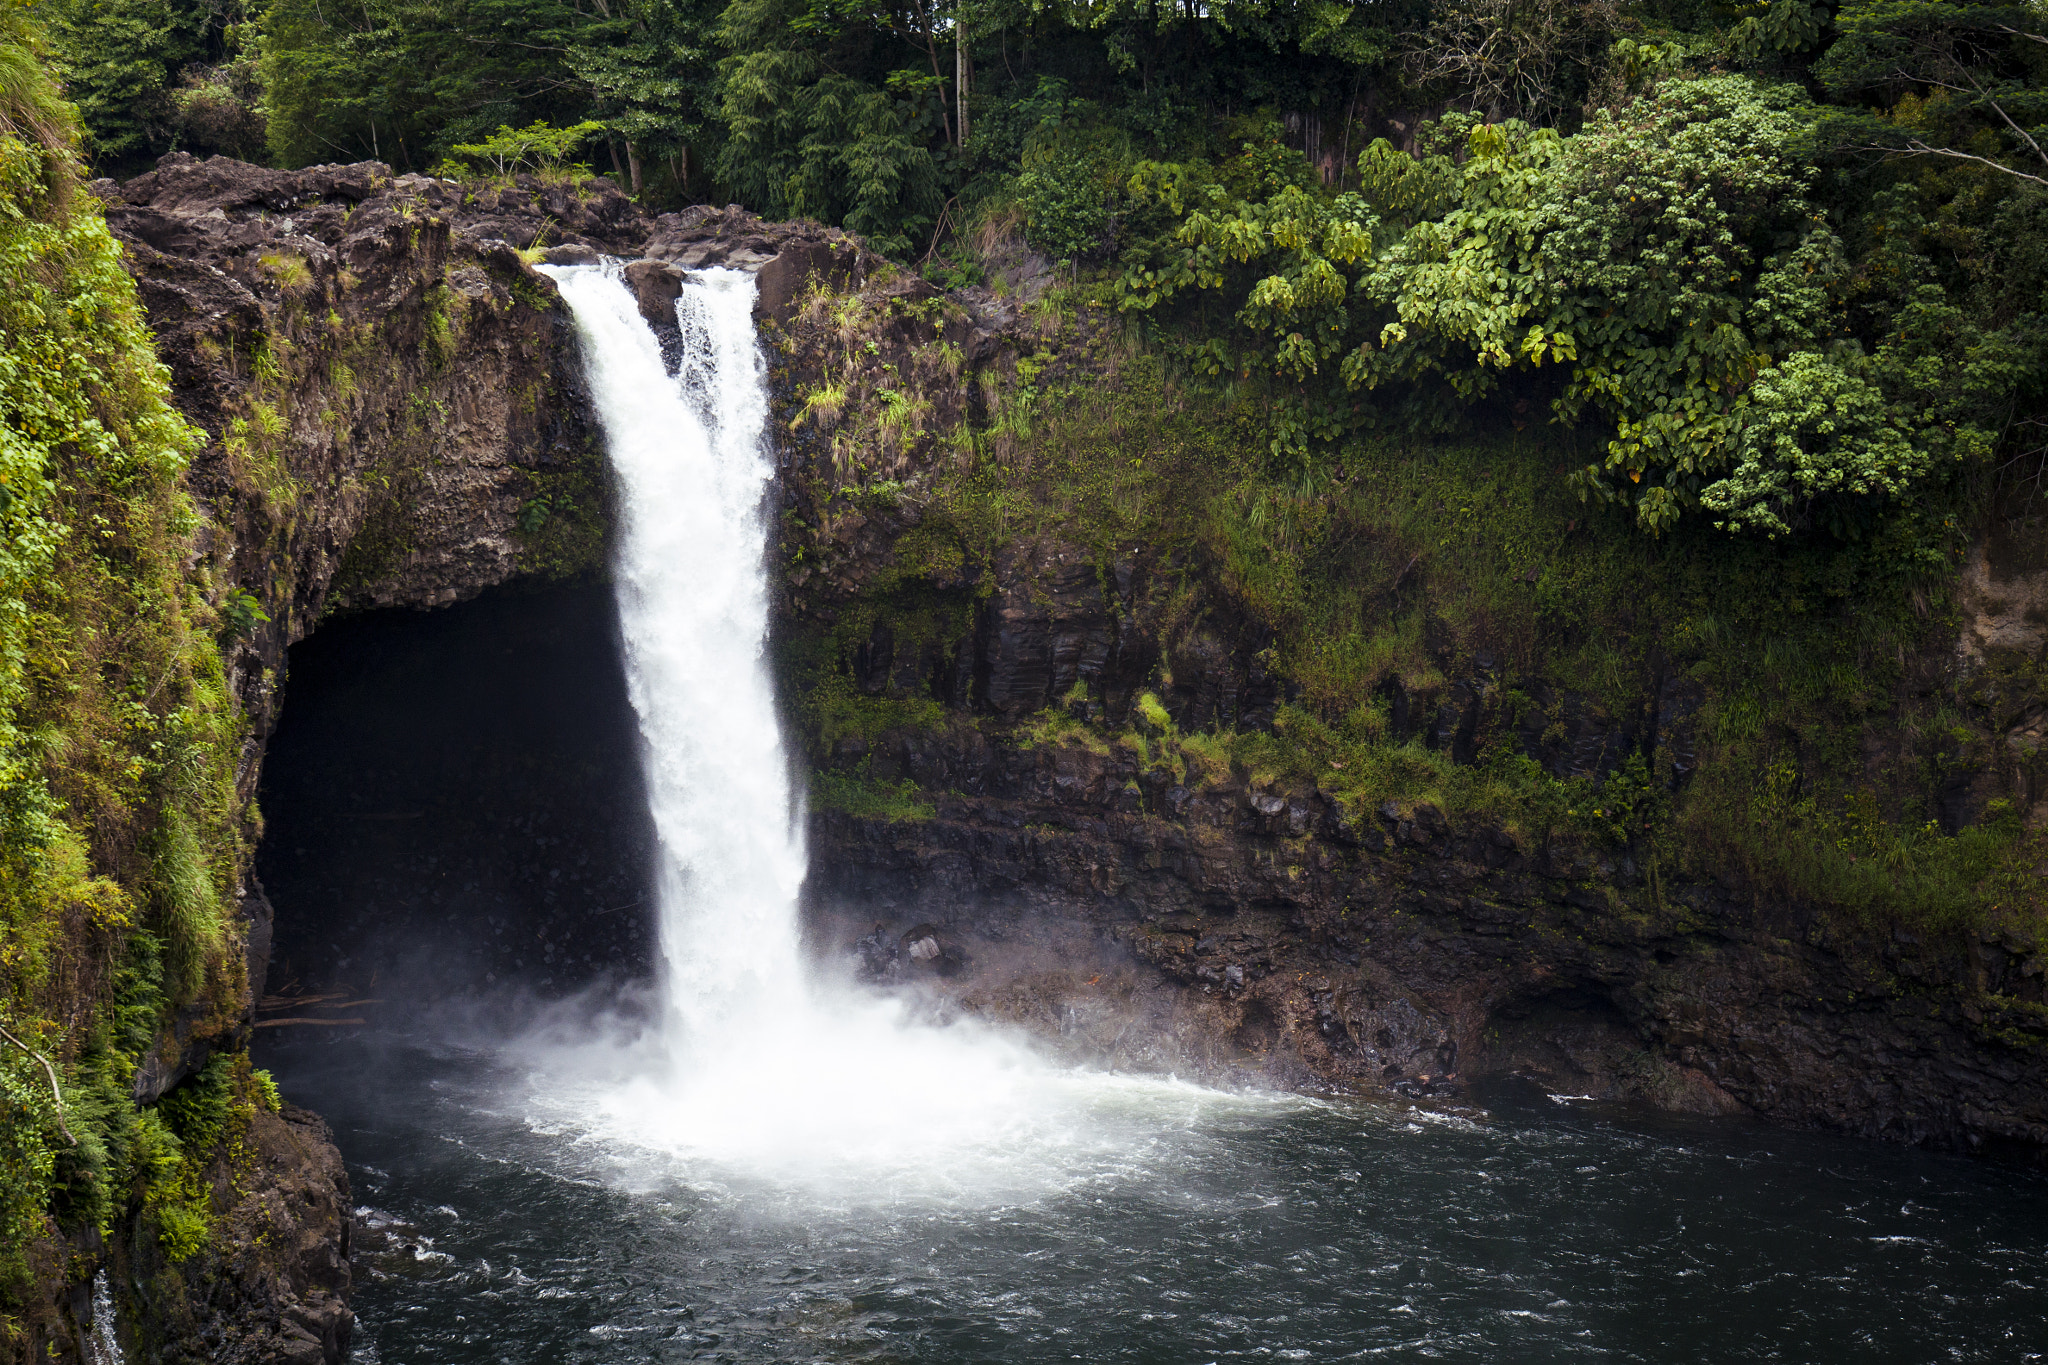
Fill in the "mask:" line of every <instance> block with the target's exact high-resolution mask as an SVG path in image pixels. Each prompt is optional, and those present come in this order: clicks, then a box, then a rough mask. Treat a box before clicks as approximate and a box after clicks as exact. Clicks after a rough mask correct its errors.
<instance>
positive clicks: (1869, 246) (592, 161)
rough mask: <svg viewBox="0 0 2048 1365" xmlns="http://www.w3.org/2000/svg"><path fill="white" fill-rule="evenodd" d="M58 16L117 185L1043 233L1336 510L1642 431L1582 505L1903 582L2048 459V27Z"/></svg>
mask: <svg viewBox="0 0 2048 1365" xmlns="http://www.w3.org/2000/svg"><path fill="white" fill-rule="evenodd" d="M37 9H38V10H39V11H40V12H41V14H42V15H43V17H44V19H45V22H46V24H47V26H48V27H49V29H50V32H51V36H52V39H53V46H52V54H53V57H54V59H55V64H56V66H57V68H58V70H59V72H60V74H61V75H62V77H63V78H64V80H65V82H66V87H67V92H68V94H69V95H70V97H71V98H72V99H73V100H74V101H75V102H76V103H77V104H78V106H79V109H80V111H81V114H82V117H83V122H84V124H85V129H86V138H87V152H88V154H89V156H91V157H92V159H93V160H94V162H95V164H96V166H97V167H98V168H99V169H100V170H101V171H102V172H104V173H112V174H117V175H118V174H122V173H127V172H134V171H137V170H141V169H145V168H146V167H147V166H148V165H149V164H150V163H151V161H152V160H153V158H154V157H156V156H158V155H160V154H162V153H164V152H167V151H171V150H174V149H185V150H189V151H192V152H195V153H199V154H207V153H215V152H219V153H227V154H230V155H234V156H237V157H242V158H246V159H257V160H269V161H272V162H276V163H279V164H284V165H301V164H309V163H312V162H317V161H345V160H357V159H363V158H377V159H382V160H385V161H388V162H390V163H391V164H392V165H394V166H395V167H397V168H399V169H401V170H430V169H438V170H439V171H441V172H442V173H444V174H462V173H476V172H483V173H489V172H495V173H499V174H504V173H507V172H510V171H514V170H517V169H522V168H524V169H554V170H557V171H560V170H562V169H563V168H565V167H567V168H572V169H573V168H574V167H576V166H577V165H579V164H581V165H583V166H584V167H586V168H588V167H594V168H596V169H597V170H598V171H601V172H605V173H608V174H612V175H614V177H615V178H616V179H617V180H618V181H619V182H620V183H622V184H626V185H629V186H630V187H631V189H632V191H633V192H634V193H635V194H636V195H638V196H639V197H641V198H642V200H643V201H644V202H647V203H648V204H649V205H650V206H652V207H656V208H665V207H675V206H680V205H682V204H684V203H687V202H705V201H709V202H721V203H722V202H726V201H728V200H736V201H738V202H740V203H743V204H744V205H746V206H747V207H749V208H752V209H754V210H756V211H758V212H760V213H762V214H764V215H768V216H771V217H790V216H806V217H812V218H817V219H820V220H823V221H826V222H829V223H834V224H838V225H841V226H844V227H845V228H847V229H849V230H851V231H854V232H857V233H860V234H862V235H863V236H864V237H866V238H867V239H868V241H869V242H870V243H871V244H872V245H874V246H875V247H877V248H878V249H880V250H882V251H884V252H886V253H888V254H890V255H892V256H896V257H898V258H907V259H908V260H910V261H913V262H916V263H918V264H919V265H920V266H921V267H922V268H923V269H924V270H925V271H926V273H927V274H929V275H931V276H932V277H934V278H935V279H938V280H940V281H941V282H944V283H955V284H957V283H971V282H974V281H975V280H976V279H977V278H978V277H979V273H980V266H979V265H978V263H977V253H976V252H975V250H974V246H975V244H976V242H977V241H981V242H983V243H985V242H986V241H987V240H989V239H990V238H991V237H993V236H1000V235H1002V234H1003V233H1005V232H1013V233H1014V232H1017V231H1021V232H1022V234H1023V235H1024V236H1025V237H1026V239H1027V240H1028V242H1029V244H1030V245H1031V246H1032V247H1034V248H1036V249H1037V250H1039V251H1040V252H1042V253H1044V254H1045V255H1046V256H1047V257H1048V258H1050V259H1053V260H1055V261H1059V262H1063V263H1066V264H1068V265H1069V266H1071V268H1072V269H1073V270H1074V272H1075V274H1076V277H1077V278H1078V277H1079V276H1080V275H1082V274H1086V273H1089V272H1093V273H1094V274H1096V275H1098V276H1107V277H1113V278H1114V279H1115V281H1116V291H1117V299H1116V302H1117V304H1118V306H1119V307H1120V309H1121V310H1122V311H1123V312H1124V313H1125V314H1126V315H1129V316H1131V317H1134V318H1136V319H1138V320H1140V321H1142V322H1143V323H1145V324H1146V325H1147V327H1148V329H1149V331H1150V334H1151V335H1152V337H1153V338H1154V340H1155V341H1161V342H1163V343H1164V344H1167V345H1169V346H1170V347H1172V346H1177V347H1179V348H1180V359H1181V360H1183V361H1184V362H1185V363H1186V364H1187V365H1189V366H1190V367H1192V369H1193V370H1194V371H1195V372H1198V373H1203V374H1206V375H1208V376H1210V377H1212V378H1222V379H1233V380H1253V379H1256V380H1257V381H1258V382H1260V383H1262V384H1267V385H1271V386H1274V388H1273V391H1272V396H1273V399H1274V406H1273V422H1274V431H1273V437H1272V439H1273V445H1274V451H1275V454H1276V456H1277V457H1278V458H1279V459H1280V461H1281V462H1282V464H1283V465H1287V466H1289V467H1291V468H1293V469H1294V470H1295V471H1296V472H1297V473H1298V474H1299V475H1300V476H1301V477H1302V478H1303V479H1306V480H1309V481H1311V482H1312V481H1313V480H1314V479H1315V478H1316V477H1317V474H1318V471H1319V470H1326V469H1327V468H1328V467H1329V466H1330V465H1331V464H1332V463H1333V460H1334V456H1333V454H1332V452H1334V451H1335V450H1336V449H1337V446H1338V444H1339V443H1341V441H1342V440H1344V439H1346V438H1347V437H1351V436H1355V435H1357V434H1359V433H1360V432H1362V431H1364V430H1366V429H1368V428H1373V427H1380V428H1385V427H1386V426H1387V425H1388V424H1390V423H1398V424H1400V425H1402V426H1403V427H1405V428H1409V429H1421V430H1432V431H1443V430H1449V429H1452V428H1454V427H1455V426H1456V425H1457V424H1458V423H1459V422H1460V421H1462V420H1464V418H1465V416H1466V414H1467V413H1468V412H1469V411H1470V409H1471V407H1472V405H1473V404H1474V403H1477V402H1481V401H1483V400H1487V399H1493V398H1499V397H1502V396H1503V395H1504V394H1505V396H1506V397H1508V398H1509V399H1510V400H1512V401H1514V402H1517V403H1519V404H1520V405H1521V406H1520V407H1519V408H1518V409H1517V411H1518V412H1523V413H1526V412H1527V411H1528V410H1530V408H1531V406H1532V405H1537V404H1541V405H1547V406H1548V407H1549V408H1550V409H1552V411H1553V413H1554V415H1555V416H1556V417H1557V418H1558V419H1559V420H1560V421H1562V422H1563V423H1565V424H1568V425H1582V424H1585V423H1589V422H1592V423H1604V424H1605V425H1607V426H1608V427H1610V428H1611V429H1612V432H1613V440H1612V442H1611V445H1610V447H1609V450H1608V452H1607V455H1606V457H1605V458H1604V459H1603V460H1600V461H1596V462H1594V463H1591V464H1588V465H1585V466H1584V467H1581V468H1576V469H1574V470H1573V471H1572V472H1571V474H1570V477H1571V478H1572V479H1573V480H1574V481H1576V483H1577V484H1578V485H1579V487H1580V489H1581V491H1582V492H1584V493H1585V494H1587V495H1588V496H1597V497H1599V498H1601V499H1603V500H1606V501H1609V502H1617V503H1621V504H1624V505H1626V506H1629V507H1632V508H1633V509H1634V510H1635V512H1636V514H1637V518H1638V520H1639V522H1640V523H1641V525H1642V527H1643V528H1644V529H1646V530H1648V531H1651V532H1659V531H1663V530H1668V529H1669V528H1670V527H1672V526H1673V525H1675V524H1676V523H1677V522H1678V521H1679V520H1680V519H1681V518H1683V517H1685V516H1687V515H1692V514H1703V515H1705V516H1706V517H1708V518H1710V519H1711V520H1712V521H1713V522H1714V523H1715V525H1716V526H1717V527H1719V528H1721V529H1723V530H1727V531H1735V532H1738V533H1750V534H1761V535H1764V536H1776V535H1783V534H1787V533H1790V532H1795V531H1802V532H1803V531H1805V530H1808V529H1810V528H1812V527H1813V526H1815V525H1821V529H1823V530H1826V531H1828V532H1831V533H1833V534H1835V535H1837V536H1849V537H1859V536H1867V535H1871V534H1883V533H1884V530H1885V528H1882V527H1880V526H1879V525H1878V524H1877V522H1876V521H1875V520H1873V518H1878V519H1881V518H1882V514H1883V513H1884V512H1885V511H1886V510H1887V509H1892V508H1896V507H1898V506H1900V505H1902V504H1910V503H1912V502H1914V500H1915V499H1916V498H1917V497H1919V496H1920V495H1921V494H1922V493H1924V492H1925V491H1926V490H1927V489H1928V488H1930V487H1935V486H1941V487H1946V486H1949V485H1952V484H1953V482H1954V480H1955V478H1956V476H1958V475H1959V474H1965V473H1971V472H1974V473H1976V474H1979V475H1981V474H1984V473H1986V472H1987V471H1990V470H1994V469H2006V468H2008V467H2011V468H2017V467H2018V465H2015V463H2014V462H2015V461H2017V462H2019V464H2022V465H2023V464H2025V463H2026V462H2027V461H2029V460H2032V461H2033V462H2034V463H2033V465H2032V466H2031V469H2032V472H2034V473H2035V474H2036V475H2038V472H2039V460H2040V457H2041V453H2042V451H2043V449H2044V447H2048V431H2044V428H2043V426H2042V419H2041V415H2040V414H2041V411H2042V405H2041V381H2040V376H2041V374H2042V373H2043V371H2044V369H2048V366H2044V364H2043V360H2044V356H2043V353H2042V347H2043V344H2044V335H2048V333H2044V330H2043V326H2042V324H2041V322H2040V317H2041V314H2042V312H2043V298H2044V290H2048V230H2044V229H2048V153H2044V151H2043V146H2042V141H2043V139H2044V138H2048V8H2044V6H2043V5H2042V4H2041V3H2039V0H2034V3H2019V4H2001V3H1934V2H1931V0H1851V3H1847V4H1843V5H1840V6H1839V7H1837V6H1833V5H1829V4H1826V3H1812V2H1811V0H1769V3H1762V4H1748V5H1733V6H1731V5H1725V4H1718V3H1713V2H1712V0H1648V2H1647V3H1635V4H1630V3H1623V0H1380V2H1378V3H1342V2H1331V3H1325V2H1324V0H1304V2H1303V3H1286V4H1283V3H1241V2H1238V0H1226V3H1218V4H1212V5H1187V4H1181V5H1176V4H1156V3H1132V2H1131V0H1108V3H1101V4H1095V5H1052V4H1039V3H1021V2H1020V0H959V2H958V3H953V4H940V3H923V2H922V0H918V2H917V3H908V4H847V3H835V2H834V0H731V3H725V2H724V0H270V3H268V4H261V3H258V4H249V3H245V0H40V3H39V4H38V5H37ZM586 173H587V169H586ZM1530 375H1536V376H1537V377H1536V378H1535V379H1534V380H1533V381H1532V380H1530V378H1529V376H1530ZM1503 385H1505V386H1506V389H1505V390H1504V389H1503ZM1367 391H1380V394H1379V398H1378V401H1375V402H1372V403H1364V402H1361V401H1360V394H1361V393H1362V392H1367ZM1509 391H1511V392H1509ZM1946 515H1947V510H1946V509H1945V510H1944V517H1946ZM1822 524H1824V525H1822ZM1920 529H1921V531H1925V530H1926V528H1924V527H1923V528H1920ZM1950 529H1953V526H1952V524H1951V527H1950ZM1890 532H1891V534H1893V535H1894V536H1896V535H1898V534H1899V533H1900V528H1899V527H1897V526H1892V527H1891V528H1890ZM1935 539H1936V540H1938V539H1939V538H1938V537H1937V538H1935ZM1940 548H1941V547H1940V546H1939V545H1938V544H1936V543H1934V541H1932V540H1930V539H1929V538H1928V537H1927V536H1926V535H1924V534H1915V535H1911V536H1908V537H1907V538H1906V540H1904V541H1899V542H1897V543H1895V544H1892V545H1891V546H1890V552H1892V553H1894V554H1897V555H1902V556H1906V557H1908V558H1910V557H1913V556H1916V555H1917V556H1919V557H1920V558H1922V559H1923V560H1927V561H1928V562H1929V563H1931V562H1932V560H1931V558H1930V556H1934V555H1936V554H1937V552H1938V551H1939V549H1940Z"/></svg>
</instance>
